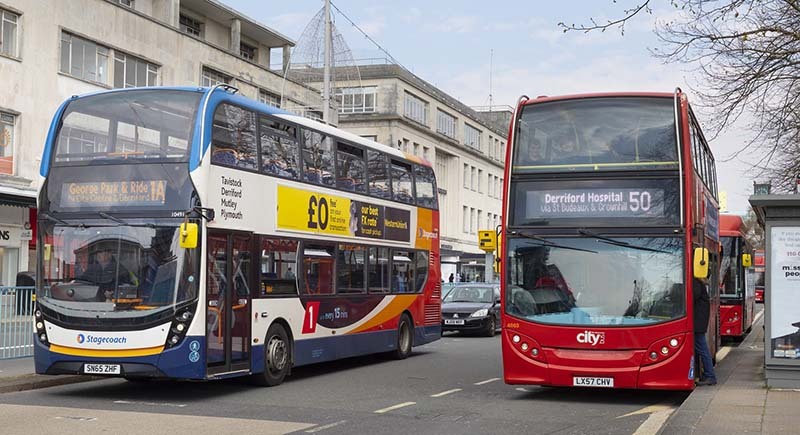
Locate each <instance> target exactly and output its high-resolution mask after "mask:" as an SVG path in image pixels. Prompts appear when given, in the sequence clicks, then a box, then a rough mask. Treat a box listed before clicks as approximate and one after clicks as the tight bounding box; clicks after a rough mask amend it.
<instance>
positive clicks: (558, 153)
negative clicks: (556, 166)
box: [550, 133, 584, 164]
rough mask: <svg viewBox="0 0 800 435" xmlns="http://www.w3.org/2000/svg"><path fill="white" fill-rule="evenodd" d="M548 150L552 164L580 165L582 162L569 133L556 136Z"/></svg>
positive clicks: (572, 137)
mask: <svg viewBox="0 0 800 435" xmlns="http://www.w3.org/2000/svg"><path fill="white" fill-rule="evenodd" d="M550 148H551V149H550V155H551V158H552V161H553V163H561V164H570V163H582V162H583V160H584V159H583V158H582V157H581V156H579V155H578V143H577V141H576V140H575V136H574V135H573V134H571V133H565V134H562V135H560V136H557V137H556V138H555V139H554V140H553V142H552V143H551V144H550Z"/></svg>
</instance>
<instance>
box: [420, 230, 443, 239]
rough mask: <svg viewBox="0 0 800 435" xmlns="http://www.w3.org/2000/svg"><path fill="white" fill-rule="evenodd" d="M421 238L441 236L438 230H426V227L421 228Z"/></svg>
mask: <svg viewBox="0 0 800 435" xmlns="http://www.w3.org/2000/svg"><path fill="white" fill-rule="evenodd" d="M419 238H420V239H429V240H432V239H438V238H439V233H438V232H436V231H425V230H424V229H422V228H419Z"/></svg>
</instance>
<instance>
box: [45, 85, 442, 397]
mask: <svg viewBox="0 0 800 435" xmlns="http://www.w3.org/2000/svg"><path fill="white" fill-rule="evenodd" d="M41 176H42V177H43V178H44V182H43V185H42V188H41V192H40V196H39V214H38V216H39V221H38V225H39V231H38V263H37V264H38V273H37V289H38V291H37V296H38V298H37V305H36V309H35V328H36V345H35V363H36V372H37V373H43V374H86V375H109V376H119V377H125V378H127V379H133V380H138V379H142V378H176V379H197V380H202V379H217V378H224V377H232V376H240V375H253V380H254V381H255V382H257V383H259V384H264V385H276V384H279V383H281V382H282V381H283V379H284V377H285V376H286V375H287V374H288V373H289V371H290V369H291V368H292V367H297V366H301V365H305V364H311V363H317V362H323V361H330V360H334V359H339V358H346V357H352V356H357V355H363V354H368V353H376V352H387V353H391V354H393V355H394V356H395V357H397V358H401V359H402V358H405V357H407V356H408V355H409V354H410V353H411V351H412V346H418V345H422V344H425V343H428V342H431V341H433V340H436V339H438V338H439V337H440V336H441V324H440V318H441V313H440V311H441V309H440V304H441V302H440V295H439V293H440V291H441V280H440V276H439V275H440V272H439V213H438V210H437V195H436V181H435V178H434V173H433V170H432V168H431V166H430V164H429V163H427V162H426V161H424V160H422V159H420V158H418V157H415V156H412V155H408V154H404V153H402V152H400V151H397V150H394V149H392V148H390V147H387V146H384V145H381V144H378V143H375V142H372V141H370V140H366V139H364V138H361V137H359V136H356V135H353V134H349V133H347V132H344V131H341V130H338V129H336V128H333V127H330V126H328V125H325V124H322V123H318V122H315V121H312V120H309V119H305V118H303V117H300V116H297V115H294V114H291V113H288V112H284V111H282V110H279V109H276V108H274V107H270V106H267V105H264V104H260V103H257V102H255V101H252V100H250V99H247V98H244V97H242V96H239V95H236V89H235V88H232V87H230V86H226V85H220V86H215V87H214V88H211V89H208V88H140V89H126V90H113V91H108V92H101V93H96V94H90V95H85V96H81V97H73V98H70V99H69V100H68V101H66V102H65V103H64V104H63V105H62V106H61V107H60V108H59V109H58V111H57V113H56V114H55V119H54V120H53V123H52V126H51V128H50V131H49V136H48V140H47V144H46V147H45V151H44V157H43V160H42V165H41Z"/></svg>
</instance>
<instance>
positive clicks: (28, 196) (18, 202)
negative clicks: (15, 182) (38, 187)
mask: <svg viewBox="0 0 800 435" xmlns="http://www.w3.org/2000/svg"><path fill="white" fill-rule="evenodd" d="M0 205H7V206H11V207H26V208H30V207H33V208H35V207H36V191H35V190H31V189H20V188H17V187H12V186H2V185H0Z"/></svg>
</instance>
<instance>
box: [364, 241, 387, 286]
mask: <svg viewBox="0 0 800 435" xmlns="http://www.w3.org/2000/svg"><path fill="white" fill-rule="evenodd" d="M368 252H369V258H368V262H369V266H368V269H367V277H368V278H367V280H368V282H369V292H370V293H389V248H378V247H370V248H369V250H368Z"/></svg>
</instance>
